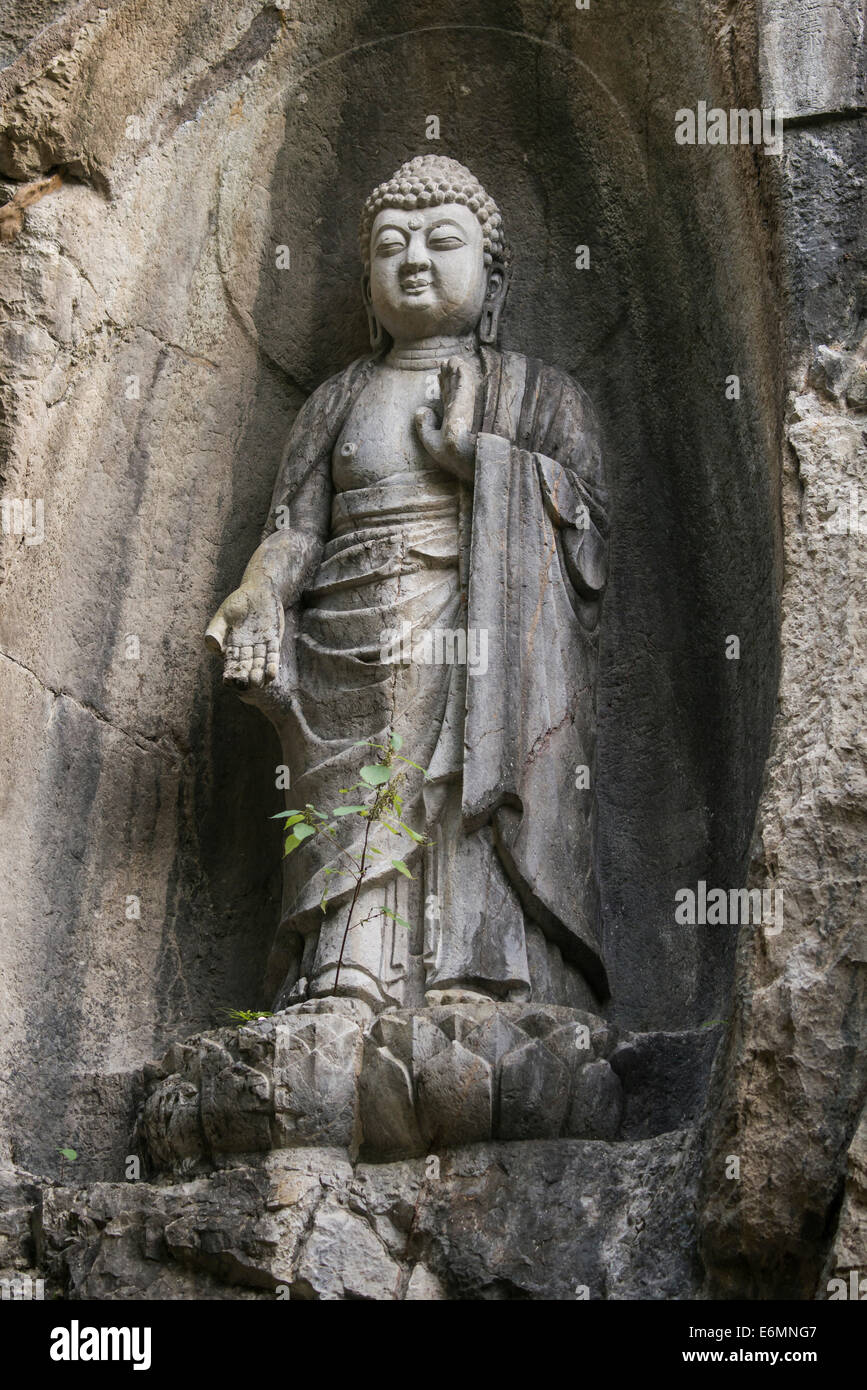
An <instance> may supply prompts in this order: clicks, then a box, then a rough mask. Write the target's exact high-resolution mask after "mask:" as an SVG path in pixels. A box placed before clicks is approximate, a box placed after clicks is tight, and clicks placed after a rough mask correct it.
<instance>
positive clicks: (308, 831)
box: [292, 822, 316, 844]
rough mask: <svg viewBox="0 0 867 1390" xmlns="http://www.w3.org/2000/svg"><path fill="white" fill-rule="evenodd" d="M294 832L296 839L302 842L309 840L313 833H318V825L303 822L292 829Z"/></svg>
mask: <svg viewBox="0 0 867 1390" xmlns="http://www.w3.org/2000/svg"><path fill="white" fill-rule="evenodd" d="M292 834H293V835H294V836H295V839H296V840H297V841H298V843H299V844H300V843H301V841H302V840H307V839H309V837H310V836H311V835H315V834H316V826H315V825H305V824H304V823H303V822H302V824H301V825H296V827H295V829H294V830H293V831H292Z"/></svg>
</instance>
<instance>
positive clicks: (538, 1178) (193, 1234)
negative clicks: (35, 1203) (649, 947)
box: [40, 1132, 697, 1301]
mask: <svg viewBox="0 0 867 1390" xmlns="http://www.w3.org/2000/svg"><path fill="white" fill-rule="evenodd" d="M696 1171H697V1170H696V1159H695V1154H694V1145H693V1143H692V1139H691V1136H690V1135H689V1134H688V1133H687V1132H681V1133H678V1134H671V1135H666V1136H662V1137H660V1138H657V1139H653V1140H645V1141H640V1142H638V1143H634V1144H620V1145H607V1144H599V1143H585V1142H581V1141H575V1140H556V1141H549V1142H545V1141H530V1142H525V1143H515V1144H510V1143H499V1144H493V1145H492V1144H487V1145H485V1144H481V1145H474V1146H472V1147H471V1148H466V1149H458V1150H455V1151H454V1152H453V1153H451V1154H450V1155H448V1156H447V1157H445V1158H443V1159H442V1161H435V1162H433V1163H432V1160H431V1159H430V1158H428V1159H416V1160H410V1161H404V1162H401V1163H392V1164H376V1165H366V1164H360V1165H358V1166H357V1167H356V1168H355V1169H354V1170H353V1169H352V1168H351V1167H350V1165H349V1164H348V1163H347V1162H346V1161H345V1159H342V1158H341V1156H340V1153H339V1151H336V1150H333V1149H312V1148H311V1149H304V1150H301V1149H297V1150H294V1151H292V1152H283V1153H280V1154H274V1155H271V1156H268V1157H262V1158H259V1159H256V1160H254V1161H253V1162H251V1163H247V1164H245V1165H244V1166H242V1167H237V1168H229V1169H227V1170H225V1171H221V1172H216V1173H212V1174H209V1175H208V1176H207V1177H201V1178H197V1179H196V1180H194V1181H192V1182H184V1183H178V1184H173V1185H166V1186H149V1185H148V1184H146V1183H127V1184H96V1185H94V1186H92V1187H90V1188H88V1189H84V1190H81V1191H72V1190H70V1189H66V1188H60V1187H47V1188H45V1189H44V1191H43V1194H42V1222H41V1230H42V1244H41V1251H40V1258H41V1268H42V1269H43V1270H44V1271H45V1272H46V1273H47V1275H48V1277H49V1279H50V1280H51V1281H52V1287H56V1288H58V1289H59V1290H61V1291H63V1292H64V1293H65V1294H66V1295H67V1296H69V1297H71V1298H73V1299H80V1298H97V1299H109V1300H111V1299H117V1300H129V1299H136V1298H144V1299H151V1298H167V1297H168V1298H203V1299H221V1298H244V1297H247V1298H249V1297H270V1298H274V1297H287V1296H288V1297H290V1298H300V1299H315V1300H319V1299H324V1300H334V1299H345V1298H350V1299H367V1300H377V1301H380V1300H383V1301H390V1300H394V1299H408V1300H410V1301H421V1300H437V1301H439V1300H443V1299H454V1298H482V1299H489V1298H493V1299H497V1298H523V1299H528V1298H529V1299H565V1300H571V1299H575V1298H584V1297H590V1298H593V1299H598V1298H670V1297H688V1296H690V1294H691V1293H694V1291H695V1287H696V1285H695V1277H696V1267H695V1250H694V1244H695V1231H694V1220H695V1208H694V1197H695V1190H694V1189H695V1181H696Z"/></svg>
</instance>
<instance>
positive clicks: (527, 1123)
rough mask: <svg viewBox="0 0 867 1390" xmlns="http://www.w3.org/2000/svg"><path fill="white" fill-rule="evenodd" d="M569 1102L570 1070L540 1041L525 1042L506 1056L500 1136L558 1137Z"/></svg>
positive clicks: (518, 1137) (511, 1137)
mask: <svg viewBox="0 0 867 1390" xmlns="http://www.w3.org/2000/svg"><path fill="white" fill-rule="evenodd" d="M568 1104H569V1073H568V1071H567V1070H566V1068H565V1067H564V1065H563V1063H562V1062H561V1061H560V1060H559V1058H558V1057H556V1056H555V1055H554V1053H553V1052H550V1051H549V1050H548V1048H547V1047H545V1046H544V1045H543V1044H542V1043H541V1042H539V1041H537V1040H535V1039H534V1040H533V1041H531V1042H526V1043H524V1045H523V1046H522V1047H519V1048H516V1049H515V1051H513V1052H510V1053H509V1054H508V1056H506V1057H505V1058H504V1059H503V1062H502V1065H501V1067H500V1107H499V1125H498V1138H500V1139H529V1138H530V1137H531V1136H532V1137H534V1138H535V1137H537V1136H539V1137H541V1138H545V1139H548V1138H555V1137H556V1136H557V1135H558V1134H560V1133H561V1131H562V1129H563V1122H564V1120H565V1117H566V1108H567V1106H568Z"/></svg>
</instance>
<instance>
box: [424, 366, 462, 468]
mask: <svg viewBox="0 0 867 1390" xmlns="http://www.w3.org/2000/svg"><path fill="white" fill-rule="evenodd" d="M440 394H441V395H442V401H443V418H442V425H439V424H438V421H437V417H436V414H435V412H434V411H433V410H432V409H431V408H430V407H429V406H422V408H421V409H420V410H417V411H416V413H415V427H416V430H417V432H418V436H419V439H420V440H421V442H422V444H423V446H424V448H425V449H426V450H427V452H428V453H429V454H430V456H431V458H433V459H435V460H436V462H437V463H438V464H439V465H440V467H441V468H445V469H446V470H447V471H448V472H449V473H454V474H456V475H457V476H458V477H459V478H463V479H465V480H466V481H469V480H471V479H472V476H473V458H474V456H475V448H476V440H475V436H474V434H473V432H472V425H473V413H474V409H475V397H476V390H475V382H474V380H473V374H472V372H471V370H470V368H469V365H468V364H467V363H466V362H464V361H463V359H462V358H460V357H450V358H449V359H448V361H447V362H444V363H443V365H442V366H441V367H440Z"/></svg>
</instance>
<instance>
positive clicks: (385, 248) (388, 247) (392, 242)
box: [376, 237, 406, 256]
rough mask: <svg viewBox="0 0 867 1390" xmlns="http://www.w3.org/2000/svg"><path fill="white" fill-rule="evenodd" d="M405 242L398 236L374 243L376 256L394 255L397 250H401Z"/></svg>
mask: <svg viewBox="0 0 867 1390" xmlns="http://www.w3.org/2000/svg"><path fill="white" fill-rule="evenodd" d="M405 246H406V242H405V241H403V240H402V239H401V238H398V237H389V238H388V239H387V240H385V239H383V240H380V241H378V242H377V243H376V254H377V256H394V255H396V253H397V252H398V251H402V250H403V248H404V247H405Z"/></svg>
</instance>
